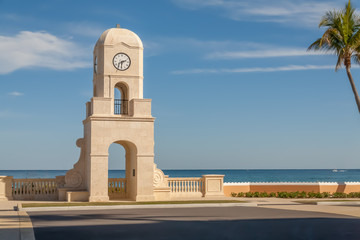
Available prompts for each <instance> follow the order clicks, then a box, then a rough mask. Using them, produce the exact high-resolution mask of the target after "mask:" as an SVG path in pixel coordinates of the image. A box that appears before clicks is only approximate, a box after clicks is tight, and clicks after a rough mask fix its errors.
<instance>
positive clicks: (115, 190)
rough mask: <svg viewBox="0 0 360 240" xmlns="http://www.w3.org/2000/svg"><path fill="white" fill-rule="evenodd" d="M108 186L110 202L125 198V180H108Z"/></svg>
mask: <svg viewBox="0 0 360 240" xmlns="http://www.w3.org/2000/svg"><path fill="white" fill-rule="evenodd" d="M108 186H109V198H110V199H111V200H115V199H123V198H126V189H127V187H126V178H109V185H108Z"/></svg>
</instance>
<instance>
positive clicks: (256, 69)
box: [171, 65, 357, 75]
mask: <svg viewBox="0 0 360 240" xmlns="http://www.w3.org/2000/svg"><path fill="white" fill-rule="evenodd" d="M354 67H355V66H354ZM355 68H357V67H355ZM322 69H335V66H334V65H288V66H281V67H253V68H232V69H187V70H177V71H173V72H171V73H172V74H176V75H181V74H201V73H205V74H206V73H257V72H284V71H305V70H322Z"/></svg>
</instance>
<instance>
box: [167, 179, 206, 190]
mask: <svg viewBox="0 0 360 240" xmlns="http://www.w3.org/2000/svg"><path fill="white" fill-rule="evenodd" d="M168 186H169V187H170V191H171V193H196V192H203V188H204V181H203V179H202V178H169V179H168Z"/></svg>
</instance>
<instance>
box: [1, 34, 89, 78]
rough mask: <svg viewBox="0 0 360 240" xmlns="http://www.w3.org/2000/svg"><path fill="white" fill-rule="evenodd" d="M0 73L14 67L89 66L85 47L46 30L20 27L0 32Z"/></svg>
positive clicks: (14, 68)
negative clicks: (14, 31) (8, 33)
mask: <svg viewBox="0 0 360 240" xmlns="http://www.w3.org/2000/svg"><path fill="white" fill-rule="evenodd" d="M0 52H1V55H0V74H7V73H11V72H13V71H16V70H18V69H23V68H32V67H43V68H50V69H55V70H71V69H76V68H84V67H89V66H90V61H87V59H86V58H89V59H91V57H90V56H88V55H89V54H88V53H87V49H84V48H83V47H81V46H78V45H76V44H75V43H73V42H71V41H68V40H64V39H61V38H58V37H56V36H54V35H52V34H49V33H46V32H29V31H22V32H20V33H19V34H17V35H16V36H0Z"/></svg>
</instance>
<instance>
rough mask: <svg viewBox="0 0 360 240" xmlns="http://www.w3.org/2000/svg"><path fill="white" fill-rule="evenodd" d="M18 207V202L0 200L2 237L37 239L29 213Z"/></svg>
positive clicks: (7, 238) (5, 238) (19, 239)
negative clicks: (19, 209)
mask: <svg viewBox="0 0 360 240" xmlns="http://www.w3.org/2000/svg"><path fill="white" fill-rule="evenodd" d="M16 207H17V202H14V201H0V239H1V240H35V237H34V231H33V227H32V223H31V220H30V218H29V215H28V214H27V213H26V212H25V211H16Z"/></svg>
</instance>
